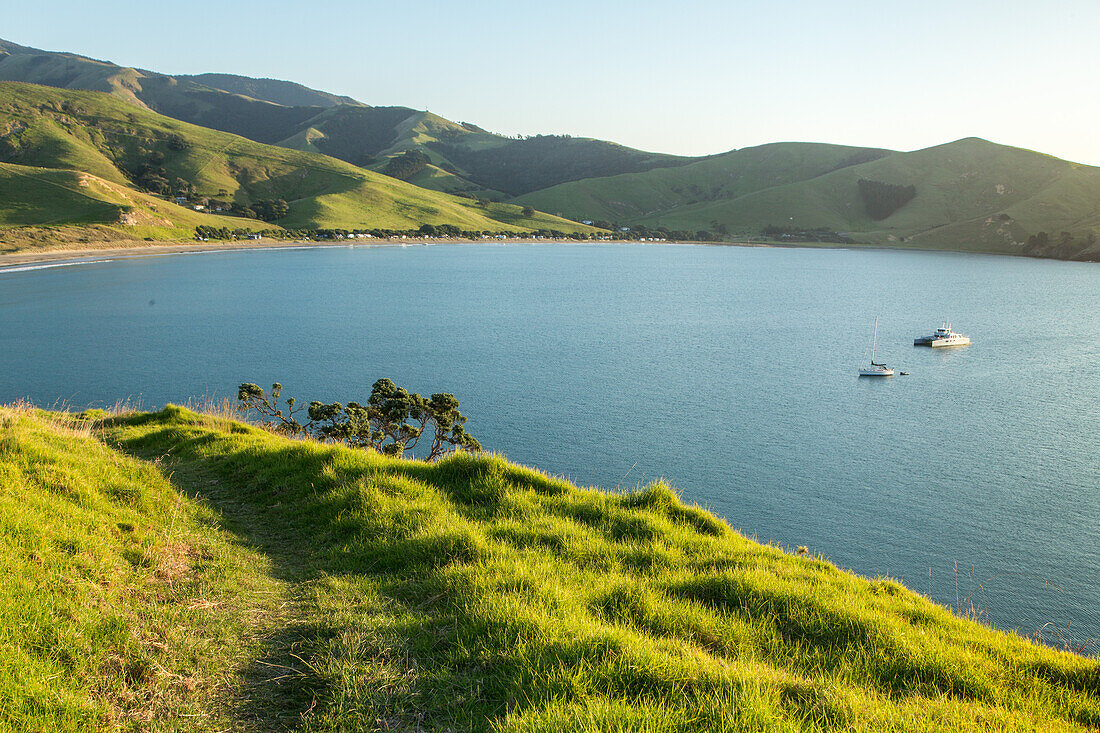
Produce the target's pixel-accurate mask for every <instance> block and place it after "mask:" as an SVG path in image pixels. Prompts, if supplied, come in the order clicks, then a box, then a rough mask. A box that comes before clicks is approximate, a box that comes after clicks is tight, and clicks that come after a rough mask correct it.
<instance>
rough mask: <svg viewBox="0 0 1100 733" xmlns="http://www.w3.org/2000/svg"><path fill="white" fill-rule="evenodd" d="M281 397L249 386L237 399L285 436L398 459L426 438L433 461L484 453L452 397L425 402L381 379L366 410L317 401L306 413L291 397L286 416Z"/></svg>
mask: <svg viewBox="0 0 1100 733" xmlns="http://www.w3.org/2000/svg"><path fill="white" fill-rule="evenodd" d="M282 391H283V386H282V385H281V384H279V383H278V382H276V383H275V384H273V385H271V394H270V396H268V395H267V394H265V393H264V390H263V388H261V387H260V386H258V385H256V384H251V383H246V384H242V385H241V386H240V387H239V388H238V389H237V399H238V400H239V401H240V403H241V405H242V406H243V407H244V409H245V410H246V411H253V410H254V411H256V412H258V413H259V414H260V416H261V422H262V424H263V425H264V426H265V427H267V428H268V429H271V430H273V431H275V432H279V433H283V434H286V435H292V436H302V435H308V436H311V437H314V438H318V439H322V440H333V441H337V442H341V443H346V444H347V445H350V446H354V447H359V448H371V449H373V450H376V451H378V452H379V453H383V454H385V455H389V456H398V457H400V456H403V455H404V454H405V451H409V450H413V449H414V448H415V447H416V445H417V444H418V443H419V442H420V439H421V438H423V437H425V435H426V436H428V438H430V440H431V444H430V445H429V447H428V455H427V460H429V461H433V460H435V459H436V458H439V457H441V456H445V455H447V454H448V453H453V452H454V451H456V450H470V451H479V450H481V443H479V442H478V441H477V439H475V438H474V437H473V436H472V435H470V434H469V433H467V432H466V428H465V425H466V418H465V417H464V416H463V415H462V413H460V412H459V411H458V405H459V403H458V400H457V399H456V398H455V396H454V395H453V394H449V393H436V394H433V395H432V396H431V397H430V398H425V397H421V396H420V395H419V394H416V393H415V392H412V393H410V392H409V391H408V390H406V389H404V388H402V387H398V386H397V385H395V384H394V383H393V382H392V381H391V380H389V379H379V380H378V381H377V382H375V383H374V386H373V388H372V389H371V393H370V398H369V399H368V400H367V404H366V405H362V404H360V403H358V402H349V403H348V404H347V405H343V404H341V403H339V402H333V403H331V404H325V403H324V402H319V401H316V400H314V401H313V402H310V403H309V406H308V408H303V407H302V406H297V407H296V405H297V402H296V401H295V400H294V398H293V397H288V398H287V399H286V400H285V404H286V408H285V411H284V408H283V407H281V406H280V397H281V395H282ZM303 409H307V414H308V416H309V421H308V422H306V423H305V424H302V423H300V422H298V420H297V419H296V418H295V415H297V414H298V413H300V412H301V411H302V410H303Z"/></svg>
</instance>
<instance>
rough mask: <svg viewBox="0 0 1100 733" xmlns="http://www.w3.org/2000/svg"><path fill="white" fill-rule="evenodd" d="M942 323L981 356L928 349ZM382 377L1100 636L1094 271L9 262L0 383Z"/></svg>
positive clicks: (523, 448)
mask: <svg viewBox="0 0 1100 733" xmlns="http://www.w3.org/2000/svg"><path fill="white" fill-rule="evenodd" d="M876 317H878V319H879V326H878V348H877V360H878V361H885V362H886V363H888V364H890V365H891V366H894V367H895V368H897V369H899V370H905V371H909V372H911V374H910V375H909V376H904V377H903V376H898V377H894V378H892V379H876V378H862V379H861V378H858V377H857V376H856V371H857V369H858V367H859V366H860V364H863V363H866V362H867V361H868V360H869V358H870V354H869V352H870V347H871V344H872V332H873V328H874V321H875V318H876ZM947 319H950V321H951V323H952V325H953V326H954V327H955V328H956V330H958V331H961V332H962V333H965V334H968V335H970V336H971V337H972V338H973V341H974V343H973V345H972V346H970V347H969V348H963V349H954V350H946V351H945V350H938V349H937V350H932V349H928V348H919V347H914V346H912V342H913V338H914V337H917V336H922V335H926V334H928V333H930V332H931V331H932V330H933V329H934V328H935V327H936V326H939V325H940V324H941V322H943V321H944V320H947ZM380 377H389V378H391V379H393V380H394V381H395V382H397V383H398V384H400V385H403V386H407V387H408V388H410V389H411V390H414V391H418V392H422V393H424V394H430V393H432V392H440V391H445V392H453V393H454V394H455V395H456V396H458V398H459V399H460V400H461V402H462V407H461V409H462V411H463V413H464V414H466V415H467V416H468V417H469V423H468V425H467V427H468V428H469V430H470V432H471V433H472V434H473V435H475V436H476V437H477V438H479V439H480V440H481V442H482V443H483V444H484V445H485V446H486V447H487V448H489V449H492V450H495V451H498V452H500V453H503V454H506V455H507V456H508V457H509V458H510V459H512V460H515V461H518V462H520V463H524V464H529V465H532V466H536V467H539V468H542V469H544V470H546V471H548V472H551V473H555V474H561V475H564V476H567V477H569V478H571V479H573V480H575V481H577V482H579V483H581V484H584V485H595V486H601V487H604V488H607V489H612V490H625V489H630V488H633V487H635V486H637V485H642V484H646V483H649V482H651V481H653V480H654V479H657V478H658V477H664V478H666V479H668V480H669V481H670V482H671V483H672V484H673V485H674V486H676V487H677V488H678V489H679V491H680V492H681V493H682V495H683V497H684V498H685V499H686V500H687V501H689V502H694V503H698V504H700V505H704V506H706V507H708V508H710V509H711V510H713V511H714V512H716V513H718V514H719V515H721V516H723V517H725V518H726V519H727V520H728V521H729V523H730V524H731V525H732V526H734V527H735V528H737V529H739V530H740V531H741V532H743V533H744V534H746V535H749V536H753V537H756V538H757V539H759V540H761V541H763V542H774V543H779V544H782V545H783V546H787V547H796V546H799V545H806V546H807V547H809V548H810V549H811V551H813V552H815V553H820V554H822V555H824V556H825V557H827V558H829V559H830V560H831V561H833V562H835V563H836V564H837V565H839V566H841V567H843V568H849V569H852V570H854V571H856V572H858V573H860V574H862V575H866V576H879V575H889V576H891V577H894V578H899V579H901V580H903V581H904V582H905V583H906V584H907V585H909V586H910V587H911V588H913V589H914V590H917V591H919V592H921V593H924V594H927V595H930V596H931V597H932V598H933V599H935V600H937V601H939V602H941V603H945V604H948V605H950V606H952V607H956V608H959V609H962V610H966V609H969V608H970V607H971V606H973V607H976V609H977V611H978V613H979V614H980V615H981V617H982V618H984V619H986V620H987V621H988V622H990V623H992V624H994V625H996V626H998V627H1001V628H1004V629H1015V630H1017V631H1018V632H1019V633H1021V634H1023V635H1034V634H1035V633H1036V631H1037V630H1039V629H1043V632H1044V634H1045V636H1046V638H1047V639H1048V640H1051V641H1052V642H1053V643H1055V644H1058V643H1060V642H1059V641H1058V634H1061V635H1062V636H1063V637H1064V638H1065V639H1067V640H1069V641H1072V642H1074V643H1076V644H1077V645H1080V644H1082V643H1084V642H1085V641H1086V640H1089V639H1092V640H1096V639H1100V265H1095V264H1087V263H1067V262H1054V261H1042V260H1026V259H1015V258H1008V257H995V256H982V255H963V254H946V253H942V254H941V253H928V252H896V251H870V250H860V251H850V250H843V249H837V250H819V249H770V248H741V247H703V246H684V245H650V244H630V245H624V244H613V245H610V244H609V245H592V244H586V245H560V244H553V245H550V244H547V245H523V244H518V245H449V246H408V247H393V246H390V247H354V248H353V247H346V248H344V247H336V248H319V249H312V250H282V251H238V252H219V253H209V254H202V255H178V256H165V257H147V258H140V259H126V260H116V261H101V262H92V263H86V264H81V265H73V266H60V267H59V266H47V267H40V268H35V267H33V266H32V267H21V268H18V269H17V270H9V271H0V401H3V402H7V401H11V400H15V399H18V398H25V397H28V398H30V399H31V400H33V401H34V402H36V403H38V404H39V405H43V406H50V405H54V404H59V403H62V402H63V403H65V404H67V405H69V406H73V407H84V406H89V405H92V406H95V405H99V406H102V405H111V404H114V403H115V402H116V401H117V400H118V399H119V398H126V397H129V398H131V399H132V400H135V401H136V400H140V402H141V403H142V404H143V405H144V406H145V407H146V408H153V407H156V406H160V405H163V404H165V403H166V402H173V403H183V402H186V401H187V400H188V399H189V398H198V397H202V396H228V397H233V396H235V394H236V387H237V385H238V384H239V383H241V382H256V383H259V384H261V385H264V386H266V385H270V384H271V383H272V382H274V381H279V382H281V383H283V385H285V388H286V391H285V394H286V395H291V396H295V397H297V398H298V399H299V400H300V401H303V402H308V401H309V400H312V399H320V400H325V401H331V400H340V401H343V402H347V401H349V400H363V401H365V399H366V397H367V395H368V394H369V393H370V388H371V384H372V383H373V382H374V381H375V380H376V379H378V378H380ZM1091 649H1092V650H1093V653H1095V652H1096V649H1097V646H1096V645H1095V644H1094V646H1093V647H1091Z"/></svg>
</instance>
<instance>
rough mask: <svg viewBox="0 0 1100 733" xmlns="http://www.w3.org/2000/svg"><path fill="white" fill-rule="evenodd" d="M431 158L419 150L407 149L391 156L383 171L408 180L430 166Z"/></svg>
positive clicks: (393, 176) (388, 174)
mask: <svg viewBox="0 0 1100 733" xmlns="http://www.w3.org/2000/svg"><path fill="white" fill-rule="evenodd" d="M431 162H432V161H431V158H429V157H428V156H427V155H425V154H424V153H423V152H421V151H419V150H406V151H405V152H404V153H402V154H401V155H396V156H394V157H392V158H390V160H389V162H388V163H386V167H385V168H383V169H382V172H383V173H385V174H386V175H387V176H390V177H392V178H396V179H398V180H401V181H407V180H409V179H410V178H412V177H413V176H415V175H416V174H417V173H419V172H420V171H422V170H424V169H425V168H427V167H428V164H429V163H431Z"/></svg>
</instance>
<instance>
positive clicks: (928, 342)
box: [913, 323, 970, 349]
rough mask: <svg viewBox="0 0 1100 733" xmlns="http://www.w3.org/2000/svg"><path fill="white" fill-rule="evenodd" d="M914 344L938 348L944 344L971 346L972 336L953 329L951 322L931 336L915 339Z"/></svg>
mask: <svg viewBox="0 0 1100 733" xmlns="http://www.w3.org/2000/svg"><path fill="white" fill-rule="evenodd" d="M913 346H931V347H932V348H933V349H938V348H941V347H944V346H970V337H969V336H964V335H962V334H961V333H955V332H954V331H952V330H951V324H950V323H944V324H943V325H942V326H940V327H939V328H937V329H936V330H935V332H934V333H933V334H932V335H931V336H921V337H920V338H916V339H913Z"/></svg>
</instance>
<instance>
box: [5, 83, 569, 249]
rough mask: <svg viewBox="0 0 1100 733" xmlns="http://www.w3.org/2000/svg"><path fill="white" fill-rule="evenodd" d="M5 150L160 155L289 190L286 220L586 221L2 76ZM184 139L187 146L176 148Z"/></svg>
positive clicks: (184, 173)
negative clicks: (444, 190) (477, 198)
mask: <svg viewBox="0 0 1100 733" xmlns="http://www.w3.org/2000/svg"><path fill="white" fill-rule="evenodd" d="M0 99H2V100H3V103H0V135H3V139H2V140H0V143H2V145H0V158H2V159H3V160H5V161H8V162H14V163H19V164H23V165H33V166H40V167H58V168H72V169H77V170H85V171H90V172H95V173H96V174H97V175H99V176H100V177H101V178H104V179H106V180H111V181H114V182H117V183H123V182H125V181H126V178H125V176H124V175H123V174H122V172H121V171H120V170H119V166H124V167H128V168H130V169H134V168H136V167H138V166H139V165H140V163H141V162H142V161H144V160H148V159H149V158H150V156H152V155H162V156H163V157H164V160H163V163H161V165H162V166H163V167H164V168H165V169H166V170H167V172H168V176H169V177H170V178H171V179H174V178H175V177H177V176H178V177H180V178H183V179H184V180H187V181H189V182H191V183H192V184H194V185H195V186H196V187H197V188H198V189H199V191H200V193H203V194H207V195H216V194H217V193H218V191H219V190H220V189H224V190H225V191H227V192H228V194H229V196H230V197H232V198H235V199H236V200H238V201H242V202H244V203H247V202H250V201H254V200H257V199H263V198H284V199H286V200H287V201H288V202H290V205H291V208H290V214H289V215H288V216H287V217H286V218H285V219H284V220H281V221H279V222H278V224H281V225H284V226H288V227H339V228H369V227H379V228H393V229H406V228H416V227H418V226H419V225H420V224H423V223H433V224H455V225H458V226H460V227H462V228H466V229H478V230H481V229H489V230H500V229H512V230H520V231H522V230H529V229H537V228H543V227H546V226H547V225H550V226H552V227H553V228H557V229H560V230H562V231H582V230H587V229H588V228H586V227H583V226H580V225H577V224H575V223H572V222H568V221H565V220H561V219H556V218H552V217H547V216H539V217H533V218H531V219H525V218H523V217H522V216H520V215H519V212H520V208H519V207H516V206H504V205H499V206H495V207H493V208H490V209H486V208H482V207H479V206H478V205H477V204H476V202H473V201H470V200H468V199H463V198H458V197H453V196H448V195H445V194H440V193H435V192H432V191H427V190H425V189H421V188H418V187H416V186H414V185H411V184H406V183H404V182H401V181H397V180H394V179H392V178H389V177H387V176H383V175H380V174H376V173H372V172H370V171H365V170H363V169H361V168H358V167H356V166H353V165H350V164H348V163H345V162H343V161H339V160H336V159H334V158H330V157H326V156H322V155H317V154H312V153H306V152H300V151H295V150H288V149H285V148H279V147H275V146H270V145H263V144H260V143H255V142H252V141H250V140H247V139H244V138H241V137H237V136H235V135H230V134H228V133H223V132H217V131H215V130H209V129H206V128H202V127H197V126H194V125H190V124H188V123H184V122H179V121H177V120H174V119H171V118H168V117H164V116H162V115H157V114H155V113H152V112H146V111H143V110H138V109H135V108H134V107H133V106H131V105H128V104H126V103H124V102H120V101H119V100H116V99H114V98H112V97H110V96H107V95H104V94H97V93H93V92H82V91H59V90H56V89H51V88H48V87H42V86H37V85H31V84H16V83H0ZM173 140H175V141H183V142H184V145H183V149H177V148H178V147H179V146H178V145H176V146H175V147H174V146H173V142H172V141H173Z"/></svg>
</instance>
